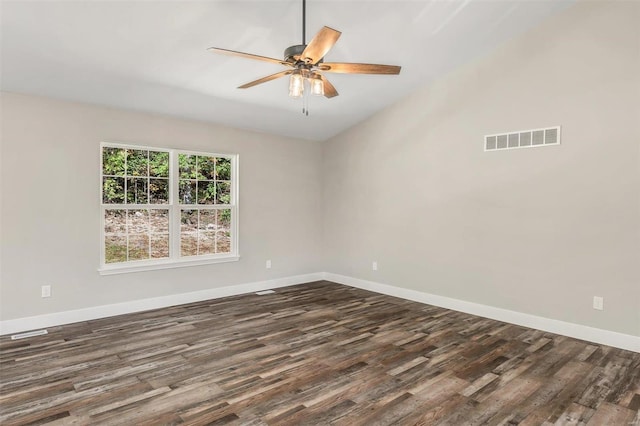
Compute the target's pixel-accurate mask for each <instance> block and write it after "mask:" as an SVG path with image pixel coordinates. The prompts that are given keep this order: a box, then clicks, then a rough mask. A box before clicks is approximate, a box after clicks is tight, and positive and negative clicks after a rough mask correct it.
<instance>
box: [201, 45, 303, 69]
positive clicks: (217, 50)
mask: <svg viewBox="0 0 640 426" xmlns="http://www.w3.org/2000/svg"><path fill="white" fill-rule="evenodd" d="M207 50H209V51H211V52H214V53H222V54H223V55H231V56H240V57H241V58H247V59H256V60H258V61H264V62H271V63H273V64H281V65H286V66H290V67H291V66H293V64H292V63H291V62H287V61H283V60H281V59H275V58H269V57H267V56H260V55H253V54H251V53H244V52H238V51H235V50H229V49H221V48H219V47H210V48H208V49H207Z"/></svg>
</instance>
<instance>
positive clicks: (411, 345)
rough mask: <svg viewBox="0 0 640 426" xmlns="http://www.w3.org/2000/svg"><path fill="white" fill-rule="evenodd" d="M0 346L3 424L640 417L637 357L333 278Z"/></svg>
mask: <svg viewBox="0 0 640 426" xmlns="http://www.w3.org/2000/svg"><path fill="white" fill-rule="evenodd" d="M0 350H1V355H0V368H1V372H0V379H1V382H0V407H1V408H0V423H1V424H2V425H13V424H79V425H81V424H123V425H158V424H177V423H185V424H192V425H205V424H214V425H215V424H238V425H240V424H242V425H265V424H267V425H272V424H292V425H298V424H311V425H313V424H323V425H324V424H341V425H387V424H401V425H414V424H426V425H431V424H446V425H475V424H495V425H498V424H501V425H516V424H519V425H543V424H544V425H548V424H559V425H581V424H589V425H639V424H640V414H639V409H640V353H635V352H629V351H624V350H620V349H615V348H611V347H607V346H601V345H596V344H592V343H588V342H584V341H580V340H576V339H571V338H568V337H563V336H558V335H554V334H550V333H545V332H542V331H537V330H532V329H528V328H525V327H519V326H515V325H510V324H506V323H501V322H498V321H493V320H489V319H485V318H480V317H475V316H472V315H467V314H463V313H460V312H455V311H450V310H446V309H441V308H437V307H433V306H428V305H422V304H419V303H415V302H409V301H405V300H401V299H395V298H392V297H389V296H384V295H379V294H375V293H370V292H366V291H363V290H358V289H353V288H349V287H345V286H341V285H337V284H333V283H328V282H316V283H310V284H305V285H300V286H294V287H287V288H283V289H278V290H276V293H275V294H270V295H265V296H258V295H254V294H249V295H242V296H235V297H228V298H224V299H217V300H211V301H206V302H199V303H193V304H189V305H183V306H177V307H172V308H165V309H158V310H154V311H148V312H143V313H137V314H130V315H123V316H119V317H113V318H106V319H101V320H95V321H89V322H83V323H77V324H71V325H66V326H61V327H53V328H50V329H49V334H48V335H46V336H41V337H34V338H29V339H25V340H17V341H11V340H10V339H9V337H8V336H5V337H2V338H1V339H0Z"/></svg>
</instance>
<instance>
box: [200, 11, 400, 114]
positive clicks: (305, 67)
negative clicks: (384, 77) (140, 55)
mask: <svg viewBox="0 0 640 426" xmlns="http://www.w3.org/2000/svg"><path fill="white" fill-rule="evenodd" d="M305 33H306V0H302V44H296V45H293V46H289V47H287V48H286V49H285V51H284V59H283V60H280V59H275V58H269V57H266V56H259V55H253V54H251V53H244V52H238V51H235V50H229V49H221V48H218V47H210V48H209V49H208V50H210V51H212V52H215V53H222V54H226V55H233V56H240V57H243V58H247V59H255V60H258V61H264V62H271V63H275V64H280V65H284V66H286V67H287V68H288V69H286V70H284V71H280V72H277V73H275V74H271V75H268V76H266V77H262V78H260V79H258V80H254V81H251V82H249V83H246V84H243V85H242V86H238V89H248V88H249V87H253V86H257V85H258V84H262V83H266V82H267V81H271V80H275V79H277V78H280V77H284V76H287V75H290V76H291V77H290V79H289V96H291V97H292V98H300V97H302V96H303V95H304V97H305V104H304V106H303V108H302V112H303V113H304V114H306V115H309V108H308V107H307V106H306V98H307V97H306V95H307V94H308V93H309V92H311V94H314V95H319V96H325V97H327V98H333V97H334V96H338V91H337V90H336V88H335V87H333V85H332V84H331V83H330V82H329V80H327V78H326V77H325V76H324V75H323V74H324V73H343V74H388V75H389V74H392V75H397V74H400V67H399V66H397V65H381V64H359V63H344V62H324V56H325V55H326V54H327V52H329V50H331V48H332V47H333V46H334V45H335V43H336V41H338V38H339V37H340V35H341V34H342V33H341V32H340V31H337V30H334V29H333V28H329V27H322V29H321V30H320V31H319V32H318V33H317V34H316V35H315V37H313V39H311V41H310V42H309V44H307V43H306V40H305ZM305 86H306V87H307V88H306V89H305Z"/></svg>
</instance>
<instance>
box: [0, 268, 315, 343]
mask: <svg viewBox="0 0 640 426" xmlns="http://www.w3.org/2000/svg"><path fill="white" fill-rule="evenodd" d="M323 275H324V274H323V273H313V274H305V275H296V276H292V277H285V278H277V279H273V280H267V281H256V282H252V283H246V284H239V285H232V286H227V287H220V288H212V289H207V290H201V291H194V292H190V293H181V294H172V295H170V296H161V297H153V298H150V299H141V300H132V301H130V302H122V303H115V304H112V305H102V306H94V307H91V308H84V309H76V310H73V311H64V312H56V313H53V314H45V315H37V316H33V317H25V318H17V319H12V320H6V321H0V335H5V334H12V333H20V332H23V331H28V330H35V329H39V328H46V327H54V326H57V325H63V324H71V323H74V322H80V321H88V320H92V319H98V318H106V317H112V316H114V315H122V314H130V313H133V312H141V311H148V310H150V309H157V308H166V307H168V306H175V305H182V304H184V303H192V302H199V301H202V300H209V299H217V298H220V297H227V296H235V295H238V294H245V293H253V292H256V291H260V290H268V289H272V288H278V287H286V286H290V285H295V284H302V283H308V282H312V281H319V280H322V279H323Z"/></svg>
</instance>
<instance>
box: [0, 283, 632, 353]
mask: <svg viewBox="0 0 640 426" xmlns="http://www.w3.org/2000/svg"><path fill="white" fill-rule="evenodd" d="M319 280H327V281H332V282H335V283H338V284H343V285H348V286H350V287H356V288H360V289H363V290H369V291H373V292H376V293H381V294H386V295H389V296H394V297H399V298H402V299H406V300H412V301H415V302H420V303H426V304H429V305H434V306H439V307H442V308H447V309H453V310H455V311H460V312H466V313H468V314H472V315H478V316H481V317H485V318H491V319H495V320H498V321H504V322H508V323H511V324H517V325H521V326H524V327H530V328H535V329H537V330H543V331H548V332H550V333H556V334H561V335H563V336H569V337H574V338H576V339H582V340H587V341H589V342H594V343H598V344H603V345H608V346H613V347H616V348H620V349H626V350H630V351H634V352H640V337H638V336H631V335H629V334H623V333H617V332H615V331H609V330H602V329H599V328H593V327H588V326H586V325H580V324H573V323H570V322H565V321H559V320H554V319H549V318H543V317H539V316H536V315H530V314H525V313H521V312H516V311H510V310H507V309H502V308H496V307H493V306H487V305H481V304H479V303H473V302H466V301H464V300H458V299H452V298H450V297H444V296H437V295H434V294H429V293H423V292H420V291H416V290H410V289H406V288H401V287H395V286H391V285H387V284H381V283H377V282H374V281H367V280H362V279H359V278H353V277H348V276H344V275H339V274H333V273H330V272H318V273H312V274H305V275H296V276H292V277H285V278H277V279H273V280H267V281H256V282H252V283H246V284H239V285H233V286H227V287H220V288H212V289H208V290H201V291H194V292H190V293H181V294H174V295H169V296H161V297H154V298H149V299H141V300H133V301H130V302H122V303H115V304H111V305H102V306H95V307H91V308H84V309H76V310H72V311H64V312H56V313H53V314H45V315H37V316H32V317H25V318H17V319H12V320H5V321H0V335H6V334H12V333H21V332H24V331H29V330H35V329H40V328H46V327H54V326H58V325H64V324H71V323H74V322H80V321H88V320H92V319H99V318H106V317H111V316H115V315H122V314H129V313H133V312H141V311H147V310H150V309H158V308H165V307H169V306H175V305H181V304H184V303H192V302H199V301H202V300H210V299H217V298H221V297H227V296H235V295H239V294H245V293H253V292H256V291H261V290H268V289H272V288H279V287H287V286H291V285H296V284H303V283H308V282H312V281H319Z"/></svg>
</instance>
